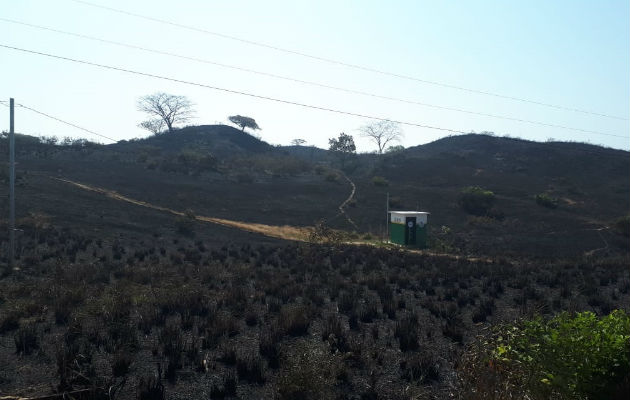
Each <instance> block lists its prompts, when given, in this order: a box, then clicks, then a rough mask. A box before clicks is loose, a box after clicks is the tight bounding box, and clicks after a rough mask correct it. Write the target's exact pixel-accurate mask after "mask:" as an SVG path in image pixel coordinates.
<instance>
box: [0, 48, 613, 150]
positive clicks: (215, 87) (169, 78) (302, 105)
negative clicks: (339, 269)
mask: <svg viewBox="0 0 630 400" xmlns="http://www.w3.org/2000/svg"><path fill="white" fill-rule="evenodd" d="M0 47H4V48H7V49H11V50H16V51H21V52H24V53H30V54H36V55H40V56H46V57H50V58H55V59H59V60H65V61H70V62H74V63H78V64H85V65H91V66H94V67H99V68H104V69H109V70H114V71H121V72H126V73H130V74H134V75H141V76H147V77H151V78H156V79H161V80H165V81H170V82H177V83H182V84H186V85H191V86H198V87H204V88H208V89H213V90H218V91H222V92H227V93H233V94H239V95H243V96H248V97H253V98H257V99H262V100H269V101H274V102H277V103H283V104H291V105H295V106H299V107H304V108H311V109H315V110H321V111H328V112H332V113H336V114H344V115H350V116H354V117H361V118H367V119H372V120H377V121H390V122H395V123H398V124H401V125H407V126H415V127H419V128H427V129H434V130H439V131H444V132H451V133H464V134H465V133H467V132H464V131H460V130H457V129H450V128H443V127H438V126H431V125H425V124H420V123H416V122H408V121H399V120H393V119H389V118H382V117H375V116H373V115H367V114H360V113H354V112H349V111H342V110H337V109H334V108H328V107H322V106H314V105H310V104H305V103H299V102H295V101H291V100H284V99H279V98H275V97H269V96H263V95H257V94H253V93H248V92H242V91H238V90H232V89H226V88H221V87H217V86H212V85H206V84H203V83H197V82H192V81H186V80H183V79H177V78H171V77H167V76H162V75H156V74H151V73H147V72H140V71H135V70H130V69H126V68H121V67H114V66H111V65H105V64H99V63H94V62H90V61H85V60H79V59H75V58H70V57H63V56H58V55H54V54H49V53H44V52H39V51H35V50H28V49H23V48H19V47H14V46H8V45H5V44H1V43H0ZM592 133H595V134H599V135H605V136H613V137H621V138H625V136H621V135H615V134H612V133H603V132H592Z"/></svg>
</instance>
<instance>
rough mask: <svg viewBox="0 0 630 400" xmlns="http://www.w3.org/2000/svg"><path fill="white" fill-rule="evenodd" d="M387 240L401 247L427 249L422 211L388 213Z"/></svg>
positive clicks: (424, 216) (424, 217)
mask: <svg viewBox="0 0 630 400" xmlns="http://www.w3.org/2000/svg"><path fill="white" fill-rule="evenodd" d="M389 214H390V217H389V240H390V241H391V242H392V243H396V244H400V245H403V246H415V247H419V248H425V247H427V217H428V216H429V213H428V212H424V211H390V212H389Z"/></svg>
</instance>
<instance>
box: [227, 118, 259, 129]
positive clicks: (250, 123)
mask: <svg viewBox="0 0 630 400" xmlns="http://www.w3.org/2000/svg"><path fill="white" fill-rule="evenodd" d="M228 119H229V120H230V122H231V123H233V124H234V125H238V126H240V127H241V132H243V131H245V128H250V129H253V130H257V129H258V130H260V127H259V126H258V124H257V123H256V120H255V119H254V118H250V117H245V116H242V115H232V116H230V117H228Z"/></svg>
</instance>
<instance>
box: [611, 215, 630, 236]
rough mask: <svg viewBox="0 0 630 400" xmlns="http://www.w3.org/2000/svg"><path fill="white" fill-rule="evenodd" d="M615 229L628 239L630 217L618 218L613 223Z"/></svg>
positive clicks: (629, 234)
mask: <svg viewBox="0 0 630 400" xmlns="http://www.w3.org/2000/svg"><path fill="white" fill-rule="evenodd" d="M614 226H615V229H616V230H617V231H618V232H619V233H621V234H622V235H624V236H627V237H630V215H626V216H624V217H621V218H618V219H617V220H616V221H615V224H614Z"/></svg>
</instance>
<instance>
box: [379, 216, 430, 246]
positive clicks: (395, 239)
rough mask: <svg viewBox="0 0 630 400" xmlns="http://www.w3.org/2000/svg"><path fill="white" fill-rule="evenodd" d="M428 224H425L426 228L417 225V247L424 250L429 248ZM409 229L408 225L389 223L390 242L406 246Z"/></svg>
mask: <svg viewBox="0 0 630 400" xmlns="http://www.w3.org/2000/svg"><path fill="white" fill-rule="evenodd" d="M427 227H428V224H424V226H422V227H421V226H420V225H418V224H416V245H415V246H416V247H419V248H421V249H424V248H426V247H427V229H428V228H427ZM406 229H407V226H406V225H403V224H395V223H393V222H390V223H389V240H390V241H391V242H392V243H396V244H399V245H402V246H406V245H407V243H405V230H406Z"/></svg>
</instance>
